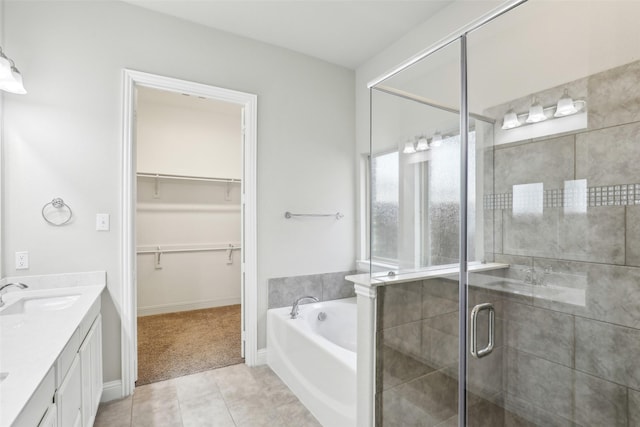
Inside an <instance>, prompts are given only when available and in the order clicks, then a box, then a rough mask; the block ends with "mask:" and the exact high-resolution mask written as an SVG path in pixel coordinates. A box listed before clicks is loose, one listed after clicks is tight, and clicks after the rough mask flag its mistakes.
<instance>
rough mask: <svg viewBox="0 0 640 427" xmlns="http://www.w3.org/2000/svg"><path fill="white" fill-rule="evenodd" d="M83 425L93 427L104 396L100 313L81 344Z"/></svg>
mask: <svg viewBox="0 0 640 427" xmlns="http://www.w3.org/2000/svg"><path fill="white" fill-rule="evenodd" d="M79 355H80V366H81V370H82V425H83V426H84V427H91V426H92V425H93V421H94V420H95V417H96V412H98V405H99V404H100V397H102V316H100V315H98V317H97V318H96V320H95V322H93V326H91V329H90V330H89V333H88V334H87V336H86V338H85V339H84V341H83V343H82V345H81V346H80V351H79Z"/></svg>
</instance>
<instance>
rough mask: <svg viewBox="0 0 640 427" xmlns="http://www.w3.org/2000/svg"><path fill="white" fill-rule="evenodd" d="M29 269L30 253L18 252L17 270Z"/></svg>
mask: <svg viewBox="0 0 640 427" xmlns="http://www.w3.org/2000/svg"><path fill="white" fill-rule="evenodd" d="M28 269H29V252H26V251H25V252H16V270H28Z"/></svg>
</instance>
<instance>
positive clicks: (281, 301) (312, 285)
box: [269, 274, 322, 308]
mask: <svg viewBox="0 0 640 427" xmlns="http://www.w3.org/2000/svg"><path fill="white" fill-rule="evenodd" d="M307 295H311V296H314V297H316V298H318V299H321V298H322V279H321V277H320V275H317V274H313V275H308V276H294V277H278V278H274V279H269V308H278V307H288V306H291V305H292V304H293V302H294V301H295V300H296V299H297V298H300V297H302V296H307Z"/></svg>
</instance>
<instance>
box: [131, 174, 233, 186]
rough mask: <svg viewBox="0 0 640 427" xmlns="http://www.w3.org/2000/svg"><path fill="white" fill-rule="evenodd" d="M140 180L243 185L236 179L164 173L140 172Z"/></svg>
mask: <svg viewBox="0 0 640 427" xmlns="http://www.w3.org/2000/svg"><path fill="white" fill-rule="evenodd" d="M136 175H137V176H138V177H139V178H156V179H182V180H187V181H209V182H226V183H231V184H234V183H238V184H240V183H242V180H241V179H236V178H215V177H209V176H190V175H170V174H162V173H147V172H138V173H137V174H136Z"/></svg>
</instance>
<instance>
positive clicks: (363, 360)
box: [355, 284, 377, 426]
mask: <svg viewBox="0 0 640 427" xmlns="http://www.w3.org/2000/svg"><path fill="white" fill-rule="evenodd" d="M355 288H356V294H357V304H358V336H357V342H358V351H357V360H358V365H357V366H358V369H357V372H356V378H357V393H358V402H357V409H356V424H357V425H358V426H374V425H375V399H376V335H377V330H376V306H377V299H376V298H377V290H376V288H374V287H368V286H363V285H358V284H356V285H355Z"/></svg>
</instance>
